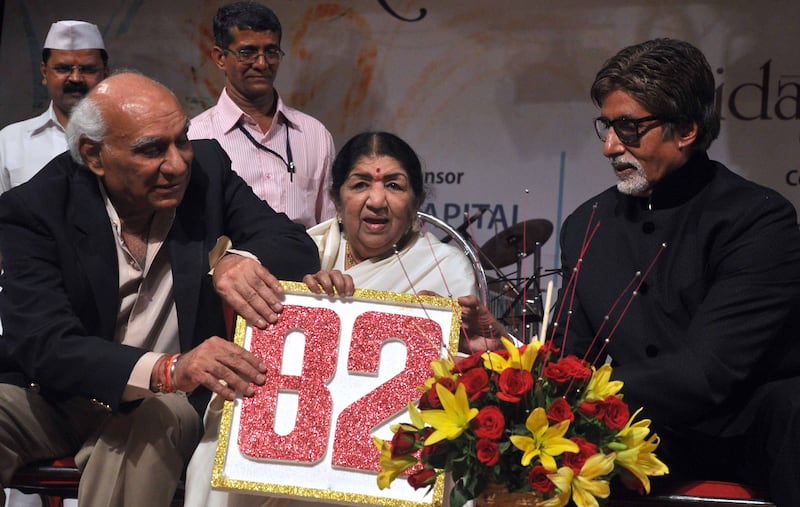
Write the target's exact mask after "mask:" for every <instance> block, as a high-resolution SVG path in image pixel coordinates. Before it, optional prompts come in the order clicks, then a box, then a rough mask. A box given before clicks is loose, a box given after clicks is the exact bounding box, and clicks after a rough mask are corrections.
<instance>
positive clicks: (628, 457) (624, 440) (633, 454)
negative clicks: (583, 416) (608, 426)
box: [616, 408, 669, 493]
mask: <svg viewBox="0 0 800 507" xmlns="http://www.w3.org/2000/svg"><path fill="white" fill-rule="evenodd" d="M641 410H642V409H641V408H640V409H639V410H637V411H636V412H635V413H634V414H633V416H632V417H631V418H630V420H629V421H628V423H627V424H626V425H625V427H624V428H622V429H621V430H620V432H619V433H617V442H619V443H620V444H622V445H623V446H624V447H625V449H623V450H619V451H617V456H616V462H617V463H618V464H619V465H620V466H621V467H622V468H625V469H626V470H628V471H629V472H630V473H632V474H633V475H634V476H635V477H636V479H638V480H639V482H641V483H642V486H643V487H644V490H645V491H646V492H647V493H650V477H651V476H660V475H666V474H668V473H669V468H668V467H667V465H665V464H664V462H662V461H661V460H659V459H658V458H656V455H655V454H653V451H655V450H656V448H657V447H658V444H659V443H660V441H661V439H660V438H659V437H658V435H656V434H655V433H653V434H652V435H650V419H642V420H641V421H637V422H636V423H634V422H633V420H634V419H635V418H636V416H637V415H638V414H639V412H641ZM648 435H649V438H648Z"/></svg>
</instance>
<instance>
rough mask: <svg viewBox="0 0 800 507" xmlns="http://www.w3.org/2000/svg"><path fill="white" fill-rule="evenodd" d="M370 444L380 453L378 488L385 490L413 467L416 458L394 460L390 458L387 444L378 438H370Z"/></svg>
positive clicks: (390, 447)
mask: <svg viewBox="0 0 800 507" xmlns="http://www.w3.org/2000/svg"><path fill="white" fill-rule="evenodd" d="M372 442H373V443H374V444H375V447H377V448H378V450H379V451H380V453H381V457H380V467H381V471H380V472H379V473H378V488H380V489H386V488H388V487H389V485H390V484H391V483H392V481H393V480H395V479H397V477H398V476H399V475H400V474H402V473H403V472H405V471H406V470H408V469H409V468H411V467H412V466H414V464H415V463H416V462H417V458H415V457H414V456H402V457H399V458H396V459H393V458H392V446H391V444H390V443H389V442H387V441H385V440H383V439H382V438H379V437H372Z"/></svg>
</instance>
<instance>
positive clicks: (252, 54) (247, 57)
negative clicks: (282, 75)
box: [222, 46, 286, 65]
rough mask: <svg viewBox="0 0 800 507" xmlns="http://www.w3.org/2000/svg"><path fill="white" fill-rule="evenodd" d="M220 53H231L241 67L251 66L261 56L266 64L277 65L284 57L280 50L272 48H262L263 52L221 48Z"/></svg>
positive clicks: (253, 49) (249, 49) (251, 49)
mask: <svg viewBox="0 0 800 507" xmlns="http://www.w3.org/2000/svg"><path fill="white" fill-rule="evenodd" d="M222 51H224V52H225V53H232V54H233V56H235V57H236V60H237V61H238V62H239V63H241V64H243V65H253V64H254V63H256V62H257V61H258V58H259V57H261V56H263V57H264V60H265V61H266V62H267V63H278V62H279V61H281V59H282V58H283V57H284V56H285V55H286V53H284V52H283V50H282V49H281V48H279V47H274V46H273V47H269V48H264V51H260V50H258V49H255V48H242V49H231V48H223V49H222Z"/></svg>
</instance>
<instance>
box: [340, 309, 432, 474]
mask: <svg viewBox="0 0 800 507" xmlns="http://www.w3.org/2000/svg"><path fill="white" fill-rule="evenodd" d="M388 340H400V341H403V342H404V343H405V344H406V349H407V351H408V352H407V354H406V367H405V369H404V370H403V371H402V372H401V373H399V374H398V375H395V376H394V377H392V378H391V379H389V380H388V381H386V382H384V383H383V384H381V385H380V386H379V387H378V388H377V389H375V390H373V391H372V392H370V393H369V394H367V395H366V396H364V397H362V398H361V399H359V400H356V401H355V402H353V403H352V404H351V405H350V406H348V407H346V408H345V409H344V410H342V412H341V414H339V418H338V420H337V421H336V434H335V438H334V441H333V466H337V467H343V468H349V469H359V470H375V471H377V470H378V469H379V467H378V460H379V458H380V455H379V454H378V451H377V449H376V448H375V445H374V444H373V443H372V436H371V435H370V431H371V430H372V429H373V428H374V427H375V426H377V425H378V424H380V423H382V422H384V421H385V420H387V419H389V418H391V417H392V416H394V415H396V414H398V413H399V412H401V411H403V410H404V409H405V408H406V405H407V404H408V402H409V401H411V400H415V399H417V398H418V397H419V391H418V390H417V386H420V385H422V384H423V383H424V382H425V380H426V379H427V378H428V374H429V369H430V363H431V361H433V360H434V359H436V358H438V357H439V354H440V350H441V341H442V328H441V327H440V326H439V324H437V323H436V322H434V321H432V320H430V319H423V318H420V317H411V316H407V315H397V314H390V313H383V312H365V313H364V314H362V315H359V316H358V317H357V318H356V321H355V323H354V324H353V335H352V341H351V343H350V352H349V355H348V358H347V370H348V372H358V373H377V372H378V367H379V363H380V354H381V346H382V345H383V343H384V342H385V341H388Z"/></svg>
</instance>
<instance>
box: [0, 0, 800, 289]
mask: <svg viewBox="0 0 800 507" xmlns="http://www.w3.org/2000/svg"><path fill="white" fill-rule="evenodd" d="M222 3H224V2H220V1H216V0H215V1H204V2H199V1H196V0H170V1H163V0H116V1H114V2H108V1H101V0H83V1H73V2H53V1H51V0H50V1H47V0H6V1H5V15H4V18H3V30H2V45H0V68H2V69H3V78H2V86H0V123H1V124H6V123H9V122H11V121H16V120H20V119H24V118H26V117H29V116H31V115H32V114H33V113H35V112H38V111H40V110H42V109H43V108H44V107H45V106H46V103H47V97H46V93H45V90H44V88H43V87H42V86H41V84H40V80H41V78H40V74H39V61H40V51H41V45H42V42H43V40H44V37H45V34H46V33H47V30H48V28H49V26H50V23H52V22H53V21H55V20H59V19H83V20H89V21H92V22H94V23H96V24H97V25H99V26H100V29H101V31H102V32H103V34H104V37H105V41H106V44H107V47H108V51H109V53H110V55H111V65H112V67H115V68H119V67H133V68H136V69H139V70H141V71H143V72H144V73H146V74H149V75H152V76H154V77H156V78H158V79H159V80H161V81H162V82H164V83H165V84H167V85H168V86H170V87H171V88H173V89H174V90H175V92H176V94H177V95H178V97H179V98H180V99H181V100H182V101H183V103H184V104H185V105H186V107H187V109H188V110H189V111H190V112H191V113H192V114H196V113H199V112H200V111H202V110H203V109H204V108H206V107H208V106H210V105H212V104H214V102H215V101H216V98H217V95H218V93H219V91H220V89H221V86H222V84H223V79H222V75H221V74H220V73H219V72H218V71H217V70H216V69H215V68H214V67H213V66H212V64H211V62H210V60H209V56H208V53H209V49H210V48H211V45H212V34H211V19H212V16H213V14H214V12H215V10H216V8H217V7H218V6H219V5H220V4H222ZM268 5H270V6H271V7H272V8H273V9H274V10H275V12H276V13H277V14H278V16H279V17H280V19H281V21H282V23H283V28H284V34H283V43H282V47H283V49H284V50H285V51H286V53H287V54H286V58H285V59H284V60H283V62H282V63H281V67H280V71H279V75H278V79H277V89H278V90H279V92H280V93H281V95H282V96H283V98H284V100H286V102H287V103H289V104H290V105H293V106H295V107H298V108H300V109H302V110H304V111H306V112H308V113H310V114H312V115H314V116H316V117H317V118H319V119H320V120H322V122H324V123H325V124H326V125H327V126H328V128H329V129H330V130H331V132H332V133H333V135H334V138H335V141H336V144H337V146H341V145H342V144H343V143H344V142H345V141H346V140H347V138H348V137H349V136H351V135H353V134H355V133H357V132H359V131H362V130H364V129H384V130H389V131H393V132H396V133H397V134H399V135H400V136H402V137H403V138H405V139H406V140H408V141H409V142H410V144H411V145H412V146H413V147H414V148H415V149H416V150H417V151H418V153H419V154H420V156H421V158H422V159H423V161H424V164H425V169H426V171H428V172H427V173H426V174H427V178H428V183H429V189H430V193H429V196H428V201H427V204H426V205H425V207H424V210H425V211H428V212H430V213H433V214H435V215H436V216H438V217H440V218H443V219H445V220H446V221H447V222H449V223H450V224H452V225H453V226H458V225H459V224H461V223H462V221H463V218H464V214H465V213H467V214H473V213H474V212H476V211H478V210H479V209H481V208H484V207H485V208H488V211H487V212H486V213H484V214H483V216H482V217H481V219H480V220H478V221H476V222H475V223H474V224H473V228H472V230H473V232H474V235H475V240H476V242H477V243H478V244H479V245H481V244H483V243H484V242H485V241H487V240H488V239H489V238H491V237H492V236H493V235H495V234H497V233H499V232H501V231H503V230H505V229H506V228H508V227H510V226H511V225H512V224H514V223H515V222H519V221H522V220H525V219H531V218H544V219H547V220H550V221H551V222H553V224H554V226H555V232H554V233H553V237H551V238H550V240H549V241H548V242H547V243H546V244H545V245H544V249H543V262H542V263H543V266H544V267H545V268H552V267H554V266H555V265H556V264H557V256H558V246H557V241H556V235H557V234H558V231H559V224H560V222H561V221H562V219H563V218H564V217H565V216H566V215H567V214H568V213H569V212H570V211H571V210H572V209H573V208H575V207H576V206H577V205H578V204H579V203H580V202H582V201H584V200H586V199H587V198H589V197H590V196H592V195H594V194H595V193H598V192H599V191H600V190H601V189H603V188H606V187H608V186H610V185H612V184H613V180H614V178H613V175H612V172H611V169H610V167H609V164H608V162H607V161H606V160H605V159H604V158H603V156H602V155H601V144H600V141H599V140H598V139H597V137H596V135H595V133H594V130H593V127H592V119H593V118H594V117H595V116H597V114H598V112H597V110H596V108H595V107H594V106H593V105H592V104H591V101H590V99H589V96H588V89H589V86H590V84H591V82H592V79H593V77H594V74H595V72H596V71H597V69H598V68H599V66H600V65H601V64H602V62H603V61H604V60H605V59H606V58H608V57H610V56H611V55H613V54H614V53H615V52H616V51H617V50H619V49H621V48H622V47H624V46H627V45H630V44H633V43H637V42H640V41H643V40H645V39H649V38H653V37H662V36H670V37H677V38H682V39H685V40H688V41H690V42H692V43H693V44H695V45H697V46H698V47H700V48H701V49H702V50H703V51H704V52H705V54H706V55H707V57H708V59H709V61H710V63H711V66H712V68H714V69H715V72H716V78H717V86H718V88H717V91H718V103H719V107H720V108H721V111H722V116H723V122H722V134H721V136H720V138H719V139H718V140H717V141H716V142H715V143H714V145H713V146H712V149H711V155H712V156H713V157H714V158H717V159H719V160H721V161H722V162H724V163H726V164H728V165H729V166H730V167H731V168H732V169H733V170H735V171H736V172H738V173H740V174H742V175H744V176H746V177H748V178H751V179H753V180H756V181H758V182H760V183H762V184H764V185H767V186H770V187H773V188H775V189H777V190H778V191H780V192H782V193H783V194H784V195H786V196H787V197H788V198H789V199H790V200H792V201H793V202H794V203H795V204H797V203H799V202H800V191H799V190H798V184H800V160H799V159H798V154H799V150H798V140H799V136H798V126H799V125H800V124H798V118H800V111H799V109H800V106H799V105H798V95H800V62H799V61H798V59H797V48H798V47H800V30H798V29H797V26H796V25H797V19H800V3H797V2H796V1H795V0H786V1H768V2H749V1H739V0H708V1H700V0H676V1H670V2H651V1H649V0H638V1H624V0H608V1H605V2H597V1H595V0H558V1H555V0H492V1H482V0H469V1H465V0H383V1H378V0H340V1H329V2H325V1H314V0H272V1H270V2H268ZM531 270H532V263H531V262H530V260H526V261H525V263H524V266H523V271H526V272H527V273H528V274H529V273H530V272H531Z"/></svg>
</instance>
